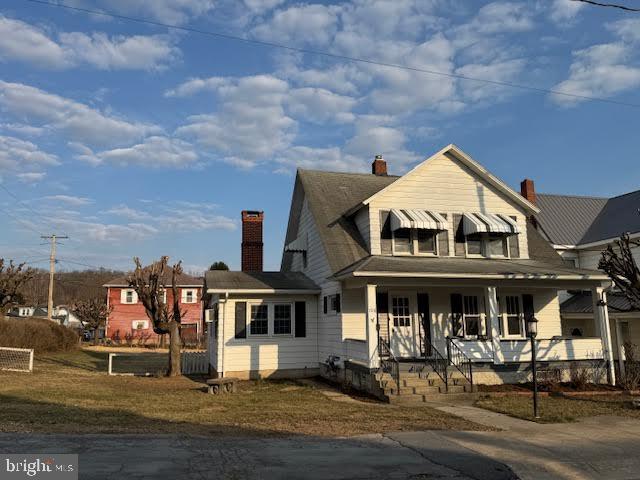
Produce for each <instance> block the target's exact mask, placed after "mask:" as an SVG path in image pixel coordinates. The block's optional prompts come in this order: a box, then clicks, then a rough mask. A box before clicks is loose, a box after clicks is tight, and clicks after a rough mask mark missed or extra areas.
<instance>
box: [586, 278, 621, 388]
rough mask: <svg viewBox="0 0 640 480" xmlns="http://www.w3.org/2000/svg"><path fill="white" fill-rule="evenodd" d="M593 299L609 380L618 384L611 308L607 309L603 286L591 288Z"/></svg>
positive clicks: (613, 383) (594, 313)
mask: <svg viewBox="0 0 640 480" xmlns="http://www.w3.org/2000/svg"><path fill="white" fill-rule="evenodd" d="M591 298H592V300H593V315H594V319H595V321H596V325H597V326H598V329H599V333H600V338H601V339H602V353H603V355H604V359H605V360H606V361H607V367H608V369H609V381H610V382H611V384H612V385H615V384H616V371H615V368H614V364H613V348H612V346H611V329H610V328H609V310H608V309H607V294H606V292H605V291H604V288H603V287H602V286H597V287H593V288H592V289H591Z"/></svg>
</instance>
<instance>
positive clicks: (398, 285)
mask: <svg viewBox="0 0 640 480" xmlns="http://www.w3.org/2000/svg"><path fill="white" fill-rule="evenodd" d="M607 286H608V282H606V281H603V280H602V279H599V280H597V281H594V280H576V281H541V280H539V279H538V280H532V279H528V280H525V279H521V280H509V279H500V280H495V281H492V282H491V283H488V282H486V281H485V282H479V281H478V280H472V279H450V280H448V281H447V280H433V279H420V278H412V279H410V278H389V277H383V278H367V279H357V278H351V279H349V280H347V281H345V282H343V298H344V300H343V302H344V305H343V315H349V314H350V313H351V312H350V311H349V309H350V305H349V304H350V298H357V297H360V298H362V297H361V295H364V303H365V309H366V328H365V329H364V332H362V333H363V335H364V341H362V340H358V339H351V338H346V339H345V359H346V360H351V361H356V362H358V363H361V364H364V365H366V366H367V367H368V368H369V369H371V370H375V369H378V368H379V367H380V365H381V361H382V362H384V361H385V360H386V359H387V357H388V356H389V355H391V356H392V357H393V358H395V359H397V360H400V361H401V360H403V359H404V360H424V359H426V357H429V356H430V355H431V356H437V355H438V354H439V355H441V356H442V357H444V358H445V359H447V360H448V361H449V362H451V357H452V352H451V350H454V352H453V355H454V356H455V355H456V354H458V355H459V354H460V353H461V354H462V357H463V358H464V359H465V360H468V362H469V363H470V364H472V365H476V366H479V364H483V365H485V366H486V365H490V366H491V365H492V366H495V367H502V366H509V365H515V364H523V365H526V364H527V363H528V362H530V361H531V343H530V339H529V338H528V337H527V332H526V322H525V317H526V314H527V313H528V312H527V311H526V309H530V310H531V312H532V313H533V315H534V316H535V317H536V318H537V319H538V321H539V323H538V332H539V333H538V336H537V338H536V350H537V358H538V360H539V361H540V362H571V361H598V360H604V361H605V362H606V366H607V375H608V379H609V381H610V382H611V383H615V371H614V363H613V357H612V347H611V338H610V333H609V332H610V329H609V318H608V313H607V308H606V294H605V288H606V287H607ZM568 289H582V290H586V289H590V290H591V291H592V292H593V298H594V299H595V301H594V311H595V312H596V324H597V326H598V329H597V333H596V336H594V337H583V338H568V337H563V336H562V330H561V322H560V312H559V304H558V298H557V293H558V291H560V290H568ZM452 296H455V298H456V299H458V300H453V301H452V298H453V297H452ZM385 297H386V299H387V300H386V305H384V304H383V305H381V301H382V303H384V302H385V300H384V298H385ZM473 298H475V299H476V300H477V305H475V304H474V302H475V301H474V300H473ZM460 299H461V301H462V302H463V305H462V307H461V310H462V316H461V317H460V318H458V317H459V314H458V312H455V314H454V313H452V311H453V308H454V307H452V305H451V304H452V302H456V301H460ZM465 302H466V304H465ZM507 302H510V303H511V304H510V305H507ZM356 307H357V305H355V304H354V308H356ZM454 330H456V331H454ZM386 350H389V351H386ZM425 354H426V357H425ZM478 383H483V382H481V381H479V382H478Z"/></svg>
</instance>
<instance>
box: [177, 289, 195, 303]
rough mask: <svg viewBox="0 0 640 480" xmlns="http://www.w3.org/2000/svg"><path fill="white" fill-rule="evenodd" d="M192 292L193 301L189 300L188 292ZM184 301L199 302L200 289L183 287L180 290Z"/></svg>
mask: <svg viewBox="0 0 640 480" xmlns="http://www.w3.org/2000/svg"><path fill="white" fill-rule="evenodd" d="M189 293H190V294H191V301H188V300H187V297H188V294H189ZM180 295H181V297H182V298H181V300H182V303H186V304H193V303H198V290H197V289H195V288H183V289H182V291H181V292H180Z"/></svg>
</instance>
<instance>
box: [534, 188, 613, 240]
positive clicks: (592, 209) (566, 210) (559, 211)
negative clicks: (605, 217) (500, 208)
mask: <svg viewBox="0 0 640 480" xmlns="http://www.w3.org/2000/svg"><path fill="white" fill-rule="evenodd" d="M536 197H537V201H536V204H537V205H538V207H539V208H540V213H539V214H537V215H536V216H535V217H536V220H537V221H538V223H539V225H540V226H541V228H542V231H543V233H544V234H545V235H546V236H547V237H548V238H549V241H550V242H551V243H553V244H555V245H577V244H578V243H580V240H581V239H582V237H583V236H584V235H585V233H586V232H587V230H589V227H590V226H591V224H592V223H593V222H594V220H595V219H596V218H597V217H598V214H599V213H600V212H601V211H602V209H603V208H604V206H605V205H606V203H607V199H606V198H600V197H579V196H573V195H548V194H538V195H536Z"/></svg>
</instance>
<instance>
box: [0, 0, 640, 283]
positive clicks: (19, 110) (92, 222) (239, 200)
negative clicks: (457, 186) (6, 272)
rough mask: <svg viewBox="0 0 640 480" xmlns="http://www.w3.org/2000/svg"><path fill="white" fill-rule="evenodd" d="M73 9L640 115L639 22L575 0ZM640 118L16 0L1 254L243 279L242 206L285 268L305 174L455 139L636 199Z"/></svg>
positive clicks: (124, 0)
mask: <svg viewBox="0 0 640 480" xmlns="http://www.w3.org/2000/svg"><path fill="white" fill-rule="evenodd" d="M67 3H68V4H69V5H75V6H78V7H82V8H89V9H96V10H107V11H110V12H113V13H117V14H121V15H129V16H134V17H137V18H145V19H149V20H151V21H155V22H162V23H167V24H175V25H180V26H186V27H192V28H198V29H204V30H212V31H217V32H222V33H227V34H231V35H238V36H242V37H245V38H250V39H256V40H262V41H268V42H276V43H280V44H287V45H292V46H295V47H299V48H305V49H314V50H323V51H328V52H332V53H335V54H339V55H348V56H353V57H359V58H365V59H371V60H378V61H382V62H387V63H397V64H405V65H410V66H413V67H417V68H421V69H429V70H436V71H440V72H445V73H452V74H459V75H465V76H471V77H478V78H483V79H489V80H497V81H504V82H512V83H518V84H525V85H530V86H535V87H542V88H553V89H555V90H559V91H564V92H570V93H575V94H578V95H584V96H593V97H600V98H606V99H610V100H616V101H620V102H627V103H632V104H636V105H638V104H640V53H639V52H640V48H638V47H640V16H638V15H633V14H629V13H624V12H622V11H616V10H612V9H604V8H596V7H590V6H586V5H583V4H579V3H576V2H571V1H569V0H540V1H527V2H507V1H497V2H476V1H455V0H450V1H445V0H441V1H440V0H433V1H427V0H415V1H414V0H395V1H375V0H371V1H363V0H358V1H352V2H335V3H331V2H322V3H297V2H296V3H287V2H284V1H282V0H244V1H241V0H237V1H228V0H216V1H213V0H179V1H176V0H156V1H153V2H149V1H146V0H111V1H107V0H92V1H91V0H68V2H67ZM639 114H640V108H633V107H627V106H621V105H614V104H608V103H602V102H596V101H587V100H580V99H576V98H571V97H562V96H555V95H549V94H544V93H543V94H541V93H534V92H529V91H522V90H518V89H512V88H507V87H500V86H495V85H489V84H486V83H479V82H473V81H464V80H460V79H455V78H447V77H441V76H433V75H427V74H424V73H417V72H411V71H406V70H399V69H393V68H389V67H381V66H375V65H366V64H358V63H349V62H346V61H341V60H335V59H329V58H325V57H319V56H314V55H311V54H300V53H295V52H290V51H286V50H281V49H274V48H266V47H262V46H257V45H251V44H245V43H241V42H237V41H232V40H225V39H219V38H213V37H209V36H204V35H199V34H193V33H187V32H184V31H178V30H172V29H167V28H163V27H158V26H152V25H145V24H140V23H135V22H128V21H124V20H118V19H113V18H108V17H98V16H94V15H87V14H85V13H78V12H71V11H69V10H65V9H62V8H54V7H48V6H44V5H38V4H34V3H30V2H25V1H23V0H6V1H4V2H3V4H2V7H0V179H1V180H0V181H1V182H2V186H4V188H5V189H6V190H5V189H0V209H1V211H0V218H1V220H0V222H1V223H0V225H2V227H0V232H2V233H1V235H0V256H5V257H9V258H15V259H16V260H23V259H26V260H29V261H32V262H34V263H33V265H35V266H42V267H45V266H46V261H44V258H45V257H46V256H47V247H45V246H41V245H40V239H39V238H38V233H43V234H48V233H51V232H56V233H59V234H64V233H66V234H67V235H69V236H70V237H71V238H70V240H68V241H66V242H65V245H63V246H61V247H60V249H59V256H60V258H61V259H62V260H61V262H60V265H59V267H60V268H65V269H72V268H74V267H75V268H84V267H83V265H81V264H86V265H96V266H105V267H114V268H129V267H130V265H131V260H130V259H131V257H132V256H134V255H138V256H141V257H142V258H143V259H144V260H146V261H149V260H152V259H154V258H156V257H159V256H160V255H163V254H166V255H169V256H171V257H172V258H173V259H182V260H183V262H184V264H185V265H186V268H187V270H192V271H198V270H201V269H203V268H206V267H207V266H208V265H209V264H210V263H211V262H212V261H214V260H224V261H226V262H227V263H228V264H229V265H230V266H231V267H232V268H239V263H240V261H239V258H240V255H239V254H240V229H239V226H240V225H239V218H240V211H241V210H242V209H262V210H264V211H265V268H267V269H270V270H274V269H278V268H279V262H280V252H281V249H282V243H283V238H284V231H285V228H286V223H287V216H288V208H289V202H290V198H291V192H292V187H293V179H294V174H295V169H296V168H297V167H302V168H317V169H328V170H343V171H368V170H369V168H370V167H369V165H370V162H371V160H372V159H373V157H374V155H375V154H379V153H381V154H383V155H384V157H385V158H386V160H387V161H388V163H389V167H390V170H391V172H392V173H396V174H401V173H403V172H405V171H407V170H408V169H409V168H411V167H412V166H414V165H415V164H416V163H417V162H419V161H420V160H422V159H424V158H427V157H428V156H430V154H432V153H433V152H435V151H437V150H438V149H440V148H441V147H442V146H444V145H446V144H449V143H455V144H457V145H458V146H460V147H461V148H462V149H463V150H465V151H466V152H467V153H469V154H470V155H471V156H472V157H474V158H475V159H476V160H477V161H479V162H480V163H482V164H483V165H485V166H486V167H487V168H488V169H489V170H491V171H492V172H493V173H495V174H496V175H498V176H499V177H501V178H502V179H504V180H505V181H506V182H507V183H509V184H510V185H512V186H514V187H516V186H517V185H518V184H519V182H520V180H521V179H522V178H524V177H529V178H533V179H534V180H535V182H536V187H537V190H538V191H539V192H548V193H573V194H583V195H606V196H612V195H617V194H620V193H624V192H626V191H630V190H635V189H637V188H638V185H639V184H640V167H639V166H638V164H639V162H638V160H639V158H638V150H639V148H638V147H639V146H640V135H638V125H639V124H640V122H639V121H638V118H639ZM15 197H17V198H18V199H20V202H18V201H17V200H16V199H15ZM329 201H330V199H329ZM7 212H8V213H7Z"/></svg>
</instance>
